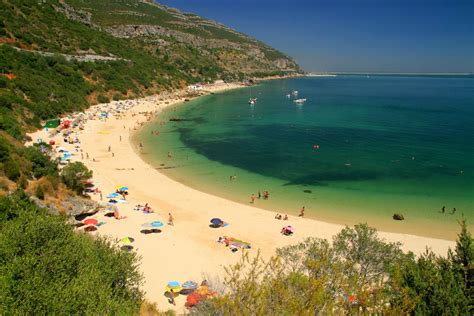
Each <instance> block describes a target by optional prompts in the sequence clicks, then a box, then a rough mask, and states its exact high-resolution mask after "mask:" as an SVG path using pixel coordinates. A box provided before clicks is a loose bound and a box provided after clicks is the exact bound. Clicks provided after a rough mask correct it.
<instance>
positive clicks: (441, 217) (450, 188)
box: [138, 75, 474, 239]
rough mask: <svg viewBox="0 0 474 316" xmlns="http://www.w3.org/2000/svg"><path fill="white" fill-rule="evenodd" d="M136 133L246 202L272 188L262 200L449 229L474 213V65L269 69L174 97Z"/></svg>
mask: <svg viewBox="0 0 474 316" xmlns="http://www.w3.org/2000/svg"><path fill="white" fill-rule="evenodd" d="M292 90H298V91H299V94H298V97H299V98H306V99H307V101H306V103H305V104H303V105H296V104H295V103H294V102H293V101H294V99H295V98H294V97H290V98H288V97H287V94H288V93H290V92H291V91H292ZM250 97H257V98H258V101H257V104H256V105H255V106H250V105H249V104H248V100H249V98H250ZM170 117H178V118H182V119H185V120H184V121H180V122H169V121H168V119H169V118H170ZM160 121H167V124H166V125H165V126H162V125H160V124H159V122H160ZM152 131H160V135H159V136H156V135H151V132H152ZM138 138H139V139H140V141H141V142H143V144H144V145H145V153H146V154H145V155H144V158H145V159H146V160H147V161H148V162H150V163H151V164H152V165H154V166H155V167H156V168H157V169H160V170H161V171H162V172H164V173H166V174H167V175H169V176H170V177H172V178H174V179H176V180H178V181H180V182H183V183H185V184H187V185H189V186H192V187H195V188H198V189H200V190H203V191H206V192H210V193H213V194H216V195H221V196H223V197H226V198H229V199H233V200H236V201H238V202H242V203H248V202H249V201H250V196H251V194H252V193H254V194H256V195H257V194H258V191H261V192H263V191H268V192H269V193H270V198H269V199H268V200H263V199H261V200H257V203H256V206H258V207H262V208H267V209H270V210H273V211H276V212H280V213H291V214H296V213H298V211H299V210H300V208H301V207H302V206H305V208H306V210H307V211H306V213H307V215H308V216H310V217H313V218H316V219H320V220H324V221H329V222H337V223H344V224H355V223H358V222H368V223H369V224H370V225H373V226H375V227H377V228H379V229H383V230H388V231H401V232H408V233H413V234H420V235H428V236H434V237H440V238H450V239H454V238H455V236H456V233H457V232H458V230H459V229H458V228H459V226H458V224H457V221H458V220H459V219H460V218H461V217H462V215H463V214H464V216H465V217H466V218H467V219H468V222H469V223H470V227H473V226H472V224H474V203H473V201H474V198H473V197H474V78H473V77H472V76H470V77H469V76H450V77H445V76H375V75H369V76H365V75H364V76H353V75H339V76H336V77H308V78H298V79H286V80H275V81H267V82H264V83H261V84H259V85H257V86H253V87H249V88H243V89H237V90H230V91H226V92H223V93H218V94H214V95H210V96H206V97H202V98H199V99H196V100H193V101H191V102H187V103H184V104H182V105H179V106H177V107H173V108H170V109H167V110H166V111H165V112H164V113H163V115H161V116H160V117H158V118H157V121H156V122H154V123H152V124H150V125H147V126H146V127H145V128H143V129H142V130H141V132H140V134H139V135H138ZM168 152H170V153H171V154H172V158H168V157H167V155H168ZM234 175H235V176H236V179H235V180H230V179H229V177H230V176H234ZM443 206H445V213H443V212H442V207H443ZM453 208H456V210H455V212H454V214H451V213H452V212H453ZM394 213H401V214H403V216H404V217H405V220H404V221H394V220H393V219H392V216H393V214H394Z"/></svg>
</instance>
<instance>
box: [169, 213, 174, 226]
mask: <svg viewBox="0 0 474 316" xmlns="http://www.w3.org/2000/svg"><path fill="white" fill-rule="evenodd" d="M168 225H171V226H174V218H173V215H171V213H168Z"/></svg>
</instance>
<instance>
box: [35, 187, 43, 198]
mask: <svg viewBox="0 0 474 316" xmlns="http://www.w3.org/2000/svg"><path fill="white" fill-rule="evenodd" d="M35 195H36V197H37V198H38V199H40V200H44V190H43V186H41V185H38V186H37V187H36V191H35Z"/></svg>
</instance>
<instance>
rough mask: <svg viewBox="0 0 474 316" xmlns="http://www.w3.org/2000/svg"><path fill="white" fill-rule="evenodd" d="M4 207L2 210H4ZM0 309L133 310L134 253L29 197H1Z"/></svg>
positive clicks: (137, 299) (136, 299)
mask: <svg viewBox="0 0 474 316" xmlns="http://www.w3.org/2000/svg"><path fill="white" fill-rule="evenodd" d="M6 211H7V212H8V214H7V213H5V212H6ZM2 214H3V216H1V217H0V240H2V242H1V243H0V275H1V276H2V277H1V278H0V293H2V295H0V314H2V315H58V314H59V315H133V314H137V313H138V310H139V308H140V305H141V303H142V300H143V293H142V292H141V291H140V290H139V286H140V284H141V281H142V276H141V274H140V273H139V272H138V260H139V259H138V257H137V255H136V254H134V253H128V252H124V251H121V250H120V249H119V248H117V247H114V246H113V243H112V242H111V241H110V240H108V239H105V238H102V237H98V238H90V237H89V236H87V235H85V234H77V233H75V232H74V230H73V228H72V227H70V226H69V225H67V224H65V222H64V218H63V217H60V216H53V215H48V214H46V213H45V212H44V211H42V210H39V209H38V208H37V207H36V206H34V205H33V204H32V203H31V202H29V201H28V200H27V197H26V196H24V194H23V197H19V196H13V197H5V198H0V215H2Z"/></svg>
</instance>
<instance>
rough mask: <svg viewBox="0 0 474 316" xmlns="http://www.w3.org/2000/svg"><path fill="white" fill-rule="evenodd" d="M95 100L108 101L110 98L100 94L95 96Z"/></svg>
mask: <svg viewBox="0 0 474 316" xmlns="http://www.w3.org/2000/svg"><path fill="white" fill-rule="evenodd" d="M97 101H98V102H99V103H108V102H109V101H110V100H109V97H107V96H106V95H103V94H101V95H99V96H98V97H97Z"/></svg>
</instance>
